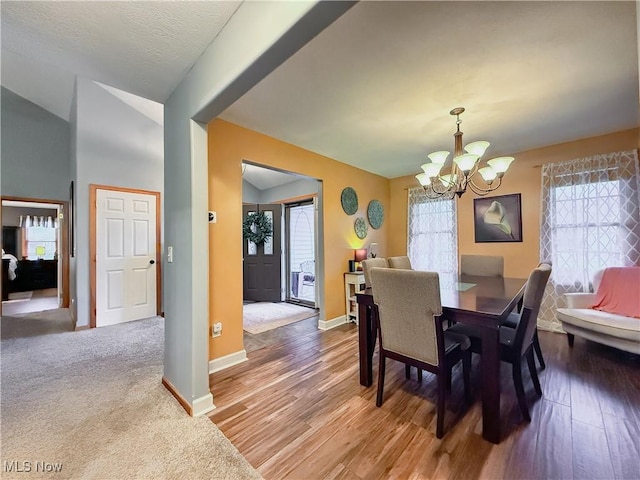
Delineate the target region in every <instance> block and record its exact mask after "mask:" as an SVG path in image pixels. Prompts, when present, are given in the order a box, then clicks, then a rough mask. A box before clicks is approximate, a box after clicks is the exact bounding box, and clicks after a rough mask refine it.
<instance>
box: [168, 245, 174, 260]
mask: <svg viewBox="0 0 640 480" xmlns="http://www.w3.org/2000/svg"><path fill="white" fill-rule="evenodd" d="M167 262H168V263H173V247H167Z"/></svg>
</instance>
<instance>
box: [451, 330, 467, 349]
mask: <svg viewBox="0 0 640 480" xmlns="http://www.w3.org/2000/svg"><path fill="white" fill-rule="evenodd" d="M457 344H459V345H460V348H461V349H462V350H468V349H469V348H470V347H471V339H470V338H469V337H467V336H466V335H462V334H460V333H456V332H449V331H448V330H447V331H445V332H444V350H445V352H448V351H449V350H451V349H452V348H455V347H456V345H457Z"/></svg>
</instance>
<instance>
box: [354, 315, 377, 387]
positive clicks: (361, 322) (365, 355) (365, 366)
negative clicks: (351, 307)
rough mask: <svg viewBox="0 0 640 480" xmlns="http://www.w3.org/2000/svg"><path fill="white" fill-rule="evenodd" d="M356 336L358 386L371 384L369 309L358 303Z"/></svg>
mask: <svg viewBox="0 0 640 480" xmlns="http://www.w3.org/2000/svg"><path fill="white" fill-rule="evenodd" d="M358 336H359V342H358V343H359V344H360V385H364V386H365V387H370V386H371V385H372V384H373V365H372V363H373V348H374V345H373V344H374V343H375V340H374V339H373V322H372V315H371V308H367V305H365V304H363V303H358Z"/></svg>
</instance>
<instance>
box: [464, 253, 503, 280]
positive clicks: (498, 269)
mask: <svg viewBox="0 0 640 480" xmlns="http://www.w3.org/2000/svg"><path fill="white" fill-rule="evenodd" d="M460 273H461V274H462V275H474V276H478V277H504V257H499V256H494V255H460Z"/></svg>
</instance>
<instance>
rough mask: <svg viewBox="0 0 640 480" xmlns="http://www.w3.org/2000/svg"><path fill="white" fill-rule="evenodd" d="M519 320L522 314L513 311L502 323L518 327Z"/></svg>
mask: <svg viewBox="0 0 640 480" xmlns="http://www.w3.org/2000/svg"><path fill="white" fill-rule="evenodd" d="M519 322H520V314H519V313H515V312H513V313H510V314H509V316H508V317H507V318H505V320H504V322H502V325H504V326H505V327H509V328H516V327H517V326H518V323H519Z"/></svg>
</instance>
